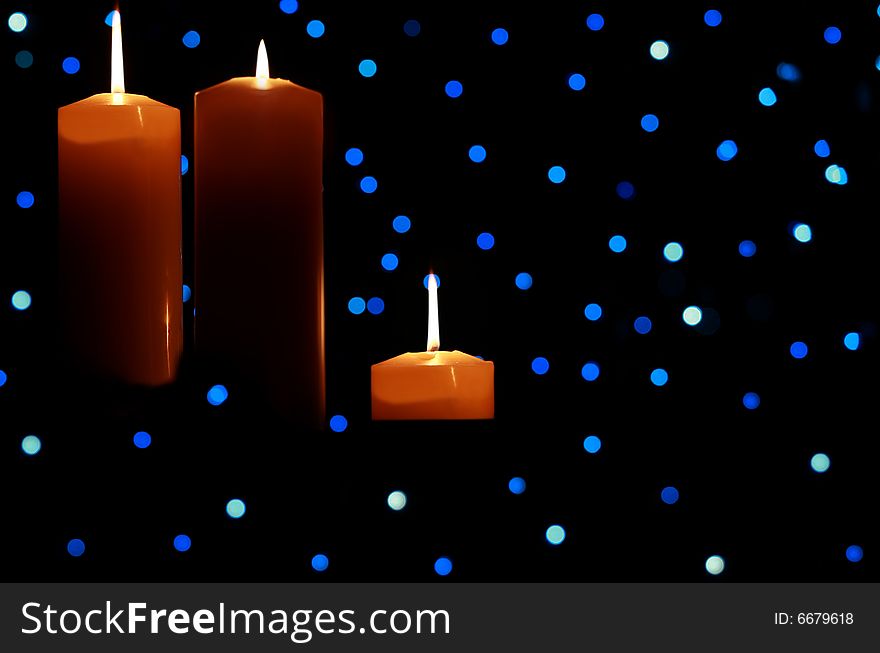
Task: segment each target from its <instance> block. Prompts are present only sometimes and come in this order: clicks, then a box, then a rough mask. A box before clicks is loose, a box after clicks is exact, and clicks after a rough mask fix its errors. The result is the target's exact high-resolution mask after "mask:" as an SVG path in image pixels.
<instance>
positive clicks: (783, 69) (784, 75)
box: [776, 61, 801, 82]
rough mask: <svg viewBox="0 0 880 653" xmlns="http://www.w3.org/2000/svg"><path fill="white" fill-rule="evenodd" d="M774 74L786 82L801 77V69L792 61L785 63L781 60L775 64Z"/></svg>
mask: <svg viewBox="0 0 880 653" xmlns="http://www.w3.org/2000/svg"><path fill="white" fill-rule="evenodd" d="M776 76H777V77H779V79H782V80H785V81H786V82H796V81H798V80H800V78H801V71H800V68H798V67H797V66H795V65H794V64H793V63H785V62H784V61H783V62H782V63H780V64H779V65H778V66H776Z"/></svg>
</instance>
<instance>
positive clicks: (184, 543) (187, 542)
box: [174, 535, 192, 553]
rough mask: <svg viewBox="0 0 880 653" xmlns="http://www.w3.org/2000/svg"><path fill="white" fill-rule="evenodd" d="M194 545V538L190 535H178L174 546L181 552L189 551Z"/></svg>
mask: <svg viewBox="0 0 880 653" xmlns="http://www.w3.org/2000/svg"><path fill="white" fill-rule="evenodd" d="M191 547H192V540H191V539H190V538H189V535H177V536H176V537H175V538H174V548H175V549H176V550H177V551H180V552H181V553H184V552H186V551H189V550H190V548H191Z"/></svg>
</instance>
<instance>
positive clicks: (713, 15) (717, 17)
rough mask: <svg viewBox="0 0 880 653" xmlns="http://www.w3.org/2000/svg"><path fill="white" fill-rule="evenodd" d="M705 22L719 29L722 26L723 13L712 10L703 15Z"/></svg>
mask: <svg viewBox="0 0 880 653" xmlns="http://www.w3.org/2000/svg"><path fill="white" fill-rule="evenodd" d="M703 22H704V23H706V25H708V26H709V27H718V26H719V25H720V24H721V12H720V11H718V10H717V9H710V10H709V11H707V12H706V13H705V14H703Z"/></svg>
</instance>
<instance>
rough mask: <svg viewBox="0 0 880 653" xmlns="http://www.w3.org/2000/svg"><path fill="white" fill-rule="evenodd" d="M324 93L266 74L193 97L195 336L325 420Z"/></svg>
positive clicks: (264, 63) (275, 394)
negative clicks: (322, 179)
mask: <svg viewBox="0 0 880 653" xmlns="http://www.w3.org/2000/svg"><path fill="white" fill-rule="evenodd" d="M322 149H323V99H322V97H321V95H320V94H319V93H316V92H315V91H311V90H309V89H306V88H303V87H301V86H297V85H296V84H293V83H291V82H289V81H287V80H283V79H270V78H269V63H268V57H267V56H266V49H265V46H264V45H263V43H262V42H261V43H260V48H259V53H258V58H257V74H256V76H254V77H238V78H234V79H231V80H229V81H226V82H223V83H222V84H218V85H216V86H212V87H211V88H208V89H206V90H203V91H199V92H198V93H196V95H195V193H196V216H195V224H196V239H195V246H196V260H195V264H196V276H195V287H194V292H195V300H196V317H195V340H196V348H197V349H198V351H199V353H200V355H203V356H204V357H206V358H208V359H211V360H213V361H215V362H217V363H218V364H219V365H221V366H224V367H226V368H227V369H230V370H231V371H233V372H235V373H236V374H238V375H240V376H241V377H243V378H245V379H247V380H248V381H249V382H250V383H252V384H253V385H254V387H256V388H259V389H261V390H262V391H263V392H264V393H265V395H266V397H267V399H268V400H269V401H270V402H271V403H272V404H274V406H275V407H276V409H277V410H278V411H279V412H280V413H281V414H282V415H284V416H285V417H287V418H288V420H289V421H291V422H293V423H295V424H300V425H302V426H306V427H320V426H323V422H324V232H323V213H322V198H321V193H322V188H321V166H322Z"/></svg>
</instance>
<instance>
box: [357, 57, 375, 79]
mask: <svg viewBox="0 0 880 653" xmlns="http://www.w3.org/2000/svg"><path fill="white" fill-rule="evenodd" d="M378 69H379V67H378V66H377V65H376V62H375V61H373V60H372V59H364V60H363V61H361V62H360V63H359V64H358V72H359V73H360V74H361V76H363V77H372V76H373V75H375V74H376V71H377V70H378Z"/></svg>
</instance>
